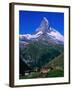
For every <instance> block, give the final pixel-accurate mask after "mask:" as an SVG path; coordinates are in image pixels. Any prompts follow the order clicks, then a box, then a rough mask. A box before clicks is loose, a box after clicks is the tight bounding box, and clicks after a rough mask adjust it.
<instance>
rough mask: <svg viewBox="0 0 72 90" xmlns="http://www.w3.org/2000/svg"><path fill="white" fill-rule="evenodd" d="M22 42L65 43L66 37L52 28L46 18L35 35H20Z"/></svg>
mask: <svg viewBox="0 0 72 90" xmlns="http://www.w3.org/2000/svg"><path fill="white" fill-rule="evenodd" d="M20 39H21V40H37V41H39V40H44V41H47V42H54V43H56V44H57V43H58V44H59V43H62V44H63V43H64V36H63V35H62V34H61V33H60V32H59V31H58V30H55V29H54V28H52V27H51V26H50V23H49V21H48V20H47V18H46V17H43V19H42V21H41V23H40V25H39V27H38V28H37V29H36V30H35V32H34V33H33V34H24V35H20Z"/></svg>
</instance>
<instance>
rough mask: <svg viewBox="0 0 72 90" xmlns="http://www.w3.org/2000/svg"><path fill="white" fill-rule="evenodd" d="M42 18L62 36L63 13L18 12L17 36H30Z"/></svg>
mask: <svg viewBox="0 0 72 90" xmlns="http://www.w3.org/2000/svg"><path fill="white" fill-rule="evenodd" d="M43 17H46V18H47V19H48V21H49V22H50V25H51V26H52V27H53V28H55V29H56V30H58V31H59V32H60V33H61V34H62V35H64V13H57V12H37V11H19V34H31V33H33V32H34V31H35V30H36V28H38V27H39V25H40V23H41V21H42V19H43Z"/></svg>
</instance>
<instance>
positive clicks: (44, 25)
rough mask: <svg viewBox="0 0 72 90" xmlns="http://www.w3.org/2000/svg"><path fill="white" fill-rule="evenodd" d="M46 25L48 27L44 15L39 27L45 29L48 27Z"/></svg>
mask: <svg viewBox="0 0 72 90" xmlns="http://www.w3.org/2000/svg"><path fill="white" fill-rule="evenodd" d="M48 27H49V21H48V20H47V18H46V17H43V19H42V21H41V23H40V28H42V29H45V30H46V29H48Z"/></svg>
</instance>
